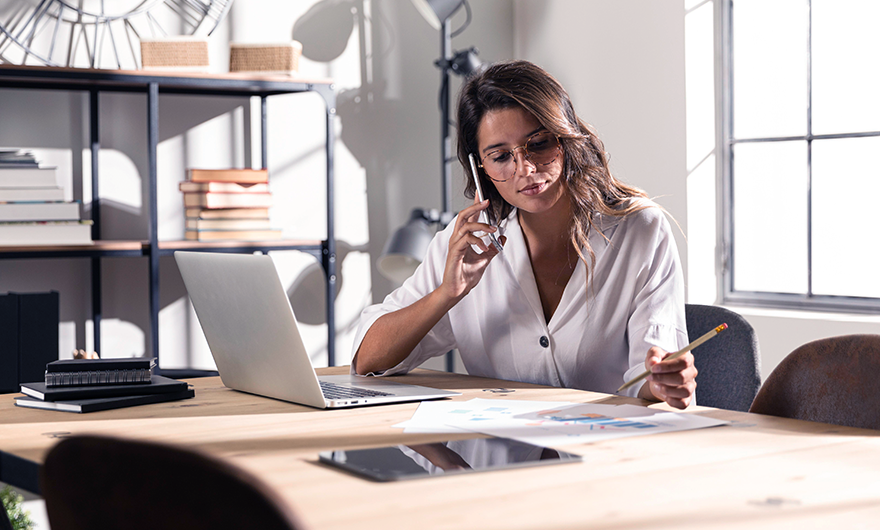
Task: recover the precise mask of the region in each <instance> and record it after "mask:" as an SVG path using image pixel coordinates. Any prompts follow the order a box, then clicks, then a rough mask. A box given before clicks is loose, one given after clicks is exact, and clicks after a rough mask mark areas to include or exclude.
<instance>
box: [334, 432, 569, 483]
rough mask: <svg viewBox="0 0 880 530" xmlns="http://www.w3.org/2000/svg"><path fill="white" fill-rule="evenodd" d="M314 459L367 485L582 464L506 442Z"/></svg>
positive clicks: (469, 442) (336, 453)
mask: <svg viewBox="0 0 880 530" xmlns="http://www.w3.org/2000/svg"><path fill="white" fill-rule="evenodd" d="M319 460H320V461H321V462H323V463H325V464H328V465H331V466H334V467H337V468H340V469H344V470H345V471H348V472H350V473H354V474H355V475H358V476H361V477H365V478H368V479H371V480H375V481H380V482H388V481H393V480H408V479H413V478H422V477H431V476H438V475H450V474H460V473H473V472H478V471H494V470H501V469H512V468H521V467H533V466H543V465H552V464H563V463H573V462H581V461H583V458H582V457H581V456H580V455H575V454H572V453H566V452H564V451H559V450H556V449H549V448H546V447H540V446H537V445H532V444H527V443H523V442H519V441H516V440H511V439H508V438H473V439H468V440H452V441H448V442H441V443H431V444H411V445H397V446H392V447H377V448H372V449H353V450H339V451H324V452H322V453H320V454H319Z"/></svg>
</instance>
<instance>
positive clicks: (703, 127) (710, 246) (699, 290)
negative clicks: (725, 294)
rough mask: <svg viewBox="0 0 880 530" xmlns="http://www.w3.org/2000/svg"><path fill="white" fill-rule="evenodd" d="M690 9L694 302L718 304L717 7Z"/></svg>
mask: <svg viewBox="0 0 880 530" xmlns="http://www.w3.org/2000/svg"><path fill="white" fill-rule="evenodd" d="M685 9H686V14H685V91H686V94H687V101H686V112H687V171H688V177H687V233H688V244H687V262H688V267H687V271H688V274H687V284H688V302H689V303H698V304H712V303H714V302H715V300H716V298H717V294H716V293H717V279H716V273H715V249H716V243H715V239H716V237H717V230H716V219H717V216H716V207H715V205H716V196H715V192H716V186H715V181H716V176H715V174H716V165H715V164H716V158H715V154H714V152H715V71H714V67H715V66H714V65H715V58H714V20H713V3H712V2H711V1H709V2H702V3H700V2H697V1H689V2H687V3H686V5H685Z"/></svg>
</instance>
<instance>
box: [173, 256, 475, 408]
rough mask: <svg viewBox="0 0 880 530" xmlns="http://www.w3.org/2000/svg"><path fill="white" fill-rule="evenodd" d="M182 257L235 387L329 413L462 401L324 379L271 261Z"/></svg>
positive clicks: (369, 381)
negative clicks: (385, 405) (364, 407)
mask: <svg viewBox="0 0 880 530" xmlns="http://www.w3.org/2000/svg"><path fill="white" fill-rule="evenodd" d="M174 258H175V259H176V260H177V266H178V267H179V268H180V274H181V276H183V283H184V284H185V285H186V290H187V292H188V293H189V296H190V299H191V300H192V304H193V307H194V308H195V310H196V315H197V316H198V318H199V323H200V324H201V325H202V331H204V332H205V337H206V338H207V339H208V346H209V347H210V348H211V354H212V355H213V356H214V362H215V363H217V370H218V371H219V372H220V379H221V380H222V381H223V384H224V385H226V386H228V387H229V388H232V389H235V390H239V391H242V392H248V393H251V394H257V395H260V396H266V397H271V398H275V399H281V400H284V401H290V402H293V403H299V404H302V405H309V406H312V407H317V408H322V409H323V408H341V407H355V406H362V405H375V404H380V403H397V402H402V401H421V400H425V399H436V398H444V397H448V396H458V395H461V394H460V393H458V392H449V391H446V390H437V389H434V388H428V387H424V386H416V385H405V384H401V383H393V382H391V381H386V380H384V379H381V378H375V377H359V376H352V375H332V376H321V377H318V376H317V374H316V373H315V369H314V368H313V367H312V363H311V360H310V359H309V355H308V352H306V349H305V346H303V342H302V338H301V337H300V334H299V329H298V327H297V323H296V317H295V316H294V314H293V309H292V308H291V307H290V301H289V300H288V299H287V293H286V292H285V290H284V287H283V286H282V285H281V280H280V279H279V278H278V271H277V270H276V269H275V264H274V263H273V262H272V258H271V257H270V256H268V255H254V254H216V253H206V252H181V251H178V252H175V253H174Z"/></svg>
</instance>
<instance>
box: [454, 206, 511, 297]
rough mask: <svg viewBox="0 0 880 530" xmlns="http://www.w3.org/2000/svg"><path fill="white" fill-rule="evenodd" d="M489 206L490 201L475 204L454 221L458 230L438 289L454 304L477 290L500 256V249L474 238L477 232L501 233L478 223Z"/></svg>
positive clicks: (460, 213) (489, 226) (492, 227)
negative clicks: (482, 212) (493, 259)
mask: <svg viewBox="0 0 880 530" xmlns="http://www.w3.org/2000/svg"><path fill="white" fill-rule="evenodd" d="M488 207H489V201H488V200H486V201H483V202H476V201H474V204H472V205H471V206H468V207H467V208H465V209H464V210H462V211H461V212H459V214H458V218H457V219H456V221H455V231H454V232H453V234H452V237H451V238H450V239H449V253H448V254H447V256H446V268H445V270H444V271H443V283H442V284H440V287H439V290H441V291H443V292H444V294H445V295H446V296H447V297H449V299H451V300H453V301H454V302H458V301H459V300H461V299H462V298H463V297H464V296H465V295H466V294H468V293H469V292H470V291H471V289H473V288H474V287H476V285H477V283H479V281H480V278H482V277H483V272H484V271H485V270H486V267H488V266H489V262H490V261H492V258H494V257H495V256H497V255H498V249H496V248H495V246H494V245H486V244H485V243H483V240H482V239H481V238H479V237H477V236H476V235H474V232H487V233H495V232H497V231H498V229H497V228H495V227H494V226H491V225H489V224H486V223H481V222H479V218H480V212H481V211H483V210H485V209H486V208H488ZM505 241H506V238H504V237H502V238H501V244H502V245H503V244H504V243H505ZM471 245H475V246H476V247H477V248H479V249H480V250H482V253H481V254H478V253H477V252H476V251H474V249H473V248H471Z"/></svg>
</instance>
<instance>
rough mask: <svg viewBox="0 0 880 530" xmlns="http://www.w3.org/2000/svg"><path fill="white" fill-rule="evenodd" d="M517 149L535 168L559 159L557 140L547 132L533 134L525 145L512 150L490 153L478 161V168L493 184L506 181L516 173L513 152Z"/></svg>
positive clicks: (497, 150) (499, 150)
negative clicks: (520, 150)
mask: <svg viewBox="0 0 880 530" xmlns="http://www.w3.org/2000/svg"><path fill="white" fill-rule="evenodd" d="M517 149H522V150H523V158H525V159H526V160H528V161H529V162H531V163H532V164H534V165H535V167H541V166H547V165H550V164H552V163H553V162H554V161H556V159H557V158H558V157H559V151H560V149H559V138H557V137H556V136H555V135H554V134H552V133H550V132H548V131H543V132H539V133H537V134H533V135H532V136H530V137H529V139H528V140H526V143H524V144H523V145H518V146H516V147H514V148H513V149H495V150H493V151H490V152H489V153H487V154H486V156H484V157H483V158H481V159H480V167H481V168H483V170H484V171H485V172H486V176H487V177H489V178H490V179H492V180H494V181H495V182H505V181H508V180H510V179H511V177H513V174H514V173H515V172H516V159H515V158H516V157H515V156H514V151H516V150H517Z"/></svg>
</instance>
